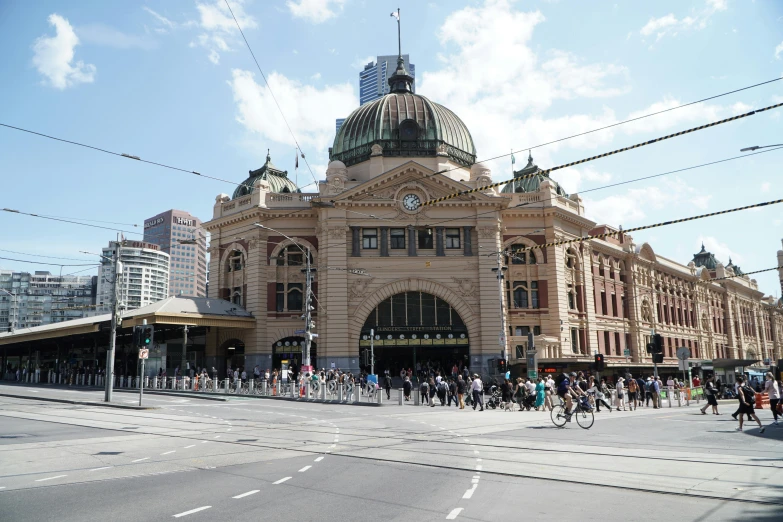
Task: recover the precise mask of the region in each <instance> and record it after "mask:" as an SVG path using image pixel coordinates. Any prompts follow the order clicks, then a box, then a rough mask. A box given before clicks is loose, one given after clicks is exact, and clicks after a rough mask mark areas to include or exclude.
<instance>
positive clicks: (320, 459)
mask: <svg viewBox="0 0 783 522" xmlns="http://www.w3.org/2000/svg"><path fill="white" fill-rule="evenodd" d="M322 460H324V458H323V457H318V458H317V459H315V461H316V462H321V461H322Z"/></svg>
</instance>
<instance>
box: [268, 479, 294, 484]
mask: <svg viewBox="0 0 783 522" xmlns="http://www.w3.org/2000/svg"><path fill="white" fill-rule="evenodd" d="M286 480H291V477H283V478H281V479H280V480H278V481H277V482H272V484H282V483H283V482H285V481H286Z"/></svg>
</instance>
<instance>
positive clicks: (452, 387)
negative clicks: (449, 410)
mask: <svg viewBox="0 0 783 522" xmlns="http://www.w3.org/2000/svg"><path fill="white" fill-rule="evenodd" d="M451 401H454V406H457V407H459V403H458V402H457V383H456V382H454V379H449V406H451Z"/></svg>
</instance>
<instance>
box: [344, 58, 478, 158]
mask: <svg viewBox="0 0 783 522" xmlns="http://www.w3.org/2000/svg"><path fill="white" fill-rule="evenodd" d="M400 62H401V61H400V60H398V66H397V71H395V74H393V75H392V76H391V77H390V78H389V84H390V85H391V87H392V89H391V93H389V94H387V95H386V96H384V97H383V98H379V99H377V100H375V101H373V102H370V103H367V104H365V105H362V106H361V107H359V108H358V109H356V110H355V111H353V112H352V113H351V115H350V116H348V117H347V118H346V119H345V121H344V122H343V124H342V126H341V127H340V130H339V131H338V132H337V136H335V138H334V145H333V146H332V148H331V149H329V157H330V159H331V161H334V160H339V161H342V162H343V163H345V165H346V166H351V165H355V164H356V163H360V162H362V161H366V160H368V159H370V155H371V153H372V147H373V145H376V144H377V145H380V146H381V148H382V150H383V155H384V156H396V157H417V156H436V155H437V154H438V152H445V153H446V154H447V155H448V156H449V157H450V158H451V159H452V160H454V161H455V162H457V163H459V164H461V165H465V166H470V165H473V164H474V163H475V162H476V147H475V146H474V145H473V138H472V137H471V136H470V131H468V128H467V127H466V126H465V124H464V123H463V122H462V120H461V119H459V117H458V116H457V115H456V114H454V113H453V112H452V111H450V110H449V109H447V108H446V107H444V106H442V105H440V104H437V103H435V102H433V101H430V100H429V99H427V98H425V97H424V96H421V95H418V94H414V93H412V92H411V91H410V81H412V80H413V79H412V78H411V77H410V76H408V74H407V72H405V69H404V67H403V66H402V65H401V63H400ZM439 149H440V150H439Z"/></svg>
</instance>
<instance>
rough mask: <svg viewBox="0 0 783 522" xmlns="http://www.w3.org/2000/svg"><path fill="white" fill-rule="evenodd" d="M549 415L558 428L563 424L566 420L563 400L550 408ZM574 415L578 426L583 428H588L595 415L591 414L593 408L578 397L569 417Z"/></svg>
mask: <svg viewBox="0 0 783 522" xmlns="http://www.w3.org/2000/svg"><path fill="white" fill-rule="evenodd" d="M550 416H551V417H552V423H553V424H554V425H555V426H557V427H558V428H562V427H564V426H565V424H566V422H568V415H566V408H565V402H561V403H560V404H556V405H555V407H554V408H553V409H552V411H551V413H550ZM574 416H575V417H576V423H577V424H579V427H580V428H582V429H585V430H589V429H590V428H591V427H592V425H593V423H594V422H595V415H593V408H592V406H590V405H589V403H588V404H584V402H583V401H582V400H581V399H580V400H577V401H576V407H575V408H574V410H573V411H572V412H571V417H574Z"/></svg>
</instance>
